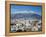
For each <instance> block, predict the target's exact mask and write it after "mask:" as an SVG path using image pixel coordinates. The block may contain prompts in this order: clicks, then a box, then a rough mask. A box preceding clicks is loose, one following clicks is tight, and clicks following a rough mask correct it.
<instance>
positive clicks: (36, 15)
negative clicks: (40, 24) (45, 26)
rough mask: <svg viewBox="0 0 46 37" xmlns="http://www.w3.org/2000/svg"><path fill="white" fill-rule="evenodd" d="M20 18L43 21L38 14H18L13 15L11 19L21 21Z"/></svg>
mask: <svg viewBox="0 0 46 37" xmlns="http://www.w3.org/2000/svg"><path fill="white" fill-rule="evenodd" d="M20 18H24V19H29V18H32V19H38V20H39V19H41V18H42V16H40V15H38V14H34V13H17V14H11V19H20Z"/></svg>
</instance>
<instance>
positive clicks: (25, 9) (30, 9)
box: [11, 5, 42, 15]
mask: <svg viewBox="0 0 46 37" xmlns="http://www.w3.org/2000/svg"><path fill="white" fill-rule="evenodd" d="M41 12H42V7H41V6H23V5H22V6H21V5H11V14H16V13H36V14H39V15H41Z"/></svg>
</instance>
